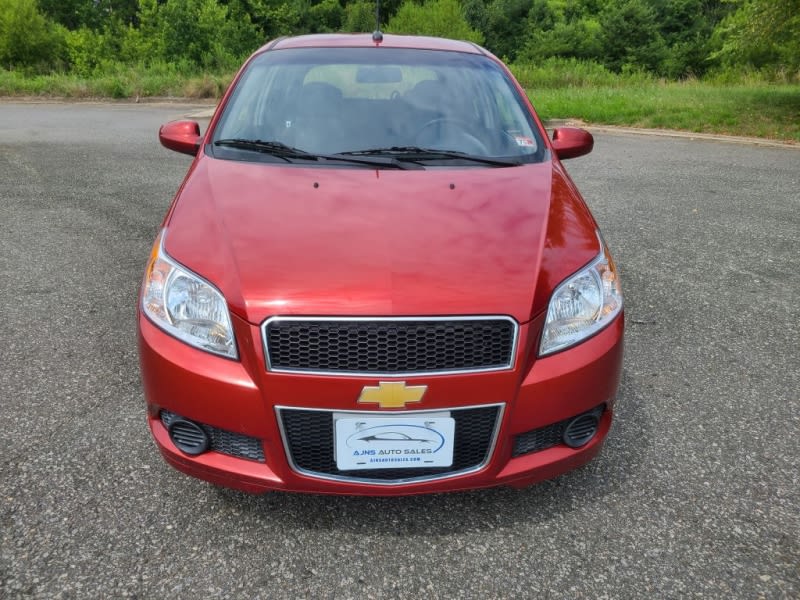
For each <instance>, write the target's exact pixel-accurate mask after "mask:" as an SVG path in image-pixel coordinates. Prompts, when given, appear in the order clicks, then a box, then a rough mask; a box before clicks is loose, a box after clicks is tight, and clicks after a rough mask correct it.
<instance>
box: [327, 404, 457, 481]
mask: <svg viewBox="0 0 800 600" xmlns="http://www.w3.org/2000/svg"><path fill="white" fill-rule="evenodd" d="M443 415H444V416H443ZM334 419H335V421H334V423H335V424H334V434H335V435H334V437H335V440H336V442H335V444H336V467H337V468H338V469H339V470H340V471H353V470H361V469H407V468H412V469H413V468H425V467H449V466H452V464H453V440H454V438H455V429H456V422H455V419H453V418H451V417H450V416H449V415H448V414H447V413H435V414H429V415H422V416H418V417H402V416H400V415H398V416H397V417H390V416H386V417H365V416H350V415H347V416H344V415H341V414H340V415H335V416H334Z"/></svg>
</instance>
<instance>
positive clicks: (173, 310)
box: [142, 230, 238, 358]
mask: <svg viewBox="0 0 800 600" xmlns="http://www.w3.org/2000/svg"><path fill="white" fill-rule="evenodd" d="M165 231H166V230H162V231H161V233H160V234H159V236H158V239H157V240H156V243H155V245H154V246H153V252H152V253H151V255H150V261H149V262H148V264H147V271H146V272H145V276H144V284H143V289H142V310H143V311H144V314H146V315H147V316H148V317H150V319H151V320H152V321H153V323H155V324H156V325H158V326H159V327H161V329H163V330H164V331H166V332H167V333H169V334H171V335H173V336H175V337H176V338H178V339H179V340H182V341H184V342H186V343H187V344H190V345H192V346H194V347H196V348H200V349H201V350H206V351H208V352H213V353H214V354H221V355H222V356H227V357H229V358H238V354H237V352H236V341H235V339H234V337H233V327H232V326H231V316H230V313H229V312H228V306H227V304H226V303H225V298H224V297H223V296H222V294H221V293H220V292H219V291H218V290H217V289H216V288H215V287H214V286H212V285H211V284H210V283H208V282H207V281H205V280H204V279H202V278H201V277H200V276H198V275H195V274H194V273H192V272H191V271H189V270H188V269H186V268H185V267H182V266H180V265H179V264H177V263H176V262H174V261H173V260H172V259H171V258H170V257H169V256H167V255H166V253H165V252H164V248H163V242H164V232H165Z"/></svg>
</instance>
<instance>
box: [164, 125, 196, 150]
mask: <svg viewBox="0 0 800 600" xmlns="http://www.w3.org/2000/svg"><path fill="white" fill-rule="evenodd" d="M201 139H202V138H201V137H200V125H199V124H198V123H197V122H196V121H172V122H171V123H167V124H166V125H162V126H161V129H159V130H158V141H159V142H161V145H162V146H164V147H165V148H169V149H170V150H175V152H182V153H183V154H190V155H191V156H195V155H196V154H197V149H198V148H199V147H200V141H201Z"/></svg>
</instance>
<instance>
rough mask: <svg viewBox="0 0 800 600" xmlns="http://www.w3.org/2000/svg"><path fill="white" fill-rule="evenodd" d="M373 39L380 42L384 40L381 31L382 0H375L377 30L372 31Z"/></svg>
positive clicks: (377, 42)
mask: <svg viewBox="0 0 800 600" xmlns="http://www.w3.org/2000/svg"><path fill="white" fill-rule="evenodd" d="M372 41H373V42H375V43H376V44H380V43H381V42H382V41H383V33H382V32H381V0H375V31H373V32H372Z"/></svg>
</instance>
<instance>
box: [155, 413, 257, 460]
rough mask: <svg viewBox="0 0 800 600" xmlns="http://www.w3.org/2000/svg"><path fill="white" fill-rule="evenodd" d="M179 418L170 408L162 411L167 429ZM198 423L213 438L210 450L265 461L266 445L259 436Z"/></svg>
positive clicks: (162, 418)
mask: <svg viewBox="0 0 800 600" xmlns="http://www.w3.org/2000/svg"><path fill="white" fill-rule="evenodd" d="M178 418H180V417H179V416H178V415H176V414H175V413H173V412H169V411H168V410H162V411H161V422H162V423H163V424H164V427H166V428H167V429H169V426H170V425H171V424H172V422H173V421H174V420H175V419H178ZM195 423H196V421H195ZM197 425H199V426H200V427H202V428H203V430H204V431H205V432H206V433H207V434H208V437H209V438H210V439H211V444H210V445H209V450H213V451H215V452H221V453H222V454H229V455H230V456H236V457H238V458H247V459H250V460H257V461H259V462H264V447H263V446H262V445H261V440H259V439H258V438H254V437H250V436H247V435H242V434H241V433H234V432H232V431H226V430H224V429H218V428H216V427H212V426H211V425H205V424H204V423H197Z"/></svg>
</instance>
